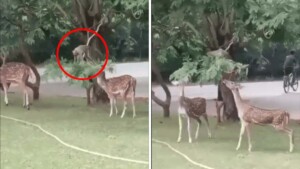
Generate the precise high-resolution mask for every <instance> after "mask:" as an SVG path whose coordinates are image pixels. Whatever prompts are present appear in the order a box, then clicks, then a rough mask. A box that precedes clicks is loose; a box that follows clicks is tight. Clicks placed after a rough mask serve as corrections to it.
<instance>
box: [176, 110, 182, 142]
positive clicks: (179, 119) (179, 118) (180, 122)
mask: <svg viewBox="0 0 300 169" xmlns="http://www.w3.org/2000/svg"><path fill="white" fill-rule="evenodd" d="M181 118H182V117H181V115H180V114H178V123H179V133H178V139H177V142H180V141H181V135H182V119H181Z"/></svg>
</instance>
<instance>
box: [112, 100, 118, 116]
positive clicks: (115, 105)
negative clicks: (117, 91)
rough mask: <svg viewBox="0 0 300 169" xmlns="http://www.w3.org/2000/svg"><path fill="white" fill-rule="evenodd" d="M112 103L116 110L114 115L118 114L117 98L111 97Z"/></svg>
mask: <svg viewBox="0 0 300 169" xmlns="http://www.w3.org/2000/svg"><path fill="white" fill-rule="evenodd" d="M113 104H114V107H115V110H116V115H118V113H119V111H118V107H117V99H116V98H114V99H113Z"/></svg>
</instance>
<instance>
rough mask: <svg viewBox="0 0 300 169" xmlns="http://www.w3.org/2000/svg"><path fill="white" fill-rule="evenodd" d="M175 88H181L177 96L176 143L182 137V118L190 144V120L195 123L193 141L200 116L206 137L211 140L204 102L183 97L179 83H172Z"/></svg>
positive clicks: (197, 132)
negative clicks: (177, 123)
mask: <svg viewBox="0 0 300 169" xmlns="http://www.w3.org/2000/svg"><path fill="white" fill-rule="evenodd" d="M172 83H173V84H174V85H176V86H181V91H180V95H179V107H178V120H179V134H178V139H177V142H180V141H181V136H182V117H186V118H187V129H188V136H189V143H192V138H191V118H192V119H195V120H196V121H197V130H196V133H195V139H197V138H198V134H199V127H200V125H201V120H200V117H201V116H202V117H203V118H204V120H205V122H206V129H207V133H208V137H209V138H211V132H210V129H209V123H208V118H207V114H206V100H205V99H204V98H201V97H196V98H188V97H185V96H184V85H183V84H181V85H180V84H179V82H172Z"/></svg>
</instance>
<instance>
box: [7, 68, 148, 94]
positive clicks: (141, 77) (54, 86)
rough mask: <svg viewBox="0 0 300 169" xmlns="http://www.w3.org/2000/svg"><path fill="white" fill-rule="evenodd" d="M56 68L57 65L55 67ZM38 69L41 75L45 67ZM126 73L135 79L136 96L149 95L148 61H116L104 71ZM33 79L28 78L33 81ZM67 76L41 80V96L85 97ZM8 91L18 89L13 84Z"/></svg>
mask: <svg viewBox="0 0 300 169" xmlns="http://www.w3.org/2000/svg"><path fill="white" fill-rule="evenodd" d="M57 68H58V67H57ZM38 71H39V73H40V75H41V76H42V75H43V74H44V72H45V68H43V67H39V68H38ZM124 74H128V75H131V76H133V77H135V78H136V79H137V88H136V96H137V97H148V95H149V92H148V91H149V83H148V81H149V78H148V77H149V63H148V62H136V63H118V64H115V65H114V72H112V73H110V72H106V76H107V77H108V78H110V77H116V76H120V75H124ZM34 80H35V79H30V81H34ZM67 80H68V77H64V78H63V79H50V80H47V81H45V80H42V81H41V88H40V94H41V96H75V97H86V92H85V89H83V88H81V87H80V86H77V85H71V86H70V85H68V83H67ZM9 91H10V92H20V89H19V88H17V87H15V85H13V86H12V87H11V88H10V90H9Z"/></svg>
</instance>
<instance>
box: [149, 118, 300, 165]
mask: <svg viewBox="0 0 300 169" xmlns="http://www.w3.org/2000/svg"><path fill="white" fill-rule="evenodd" d="M210 123H211V128H212V135H213V138H212V139H209V138H208V136H207V132H206V129H205V126H204V124H202V126H201V127H200V133H199V138H198V140H196V141H195V140H194V138H193V143H192V144H189V143H188V136H187V130H186V121H185V120H184V123H183V130H182V131H183V137H182V141H181V143H177V142H176V141H177V136H178V119H177V117H175V116H174V117H171V118H170V119H163V118H162V115H161V114H159V113H153V116H152V137H153V138H156V139H159V140H161V141H165V142H168V143H169V144H171V145H172V146H173V147H174V148H176V149H178V150H179V151H181V152H182V153H184V154H186V155H188V156H189V157H190V158H191V159H192V160H194V161H196V162H198V163H202V164H205V165H207V166H210V167H213V168H215V169H267V168H268V169H269V168H270V169H283V168H284V169H298V168H299V165H300V125H299V124H296V123H295V122H291V124H290V127H291V128H292V129H294V132H295V150H294V152H293V153H289V152H288V148H289V141H288V137H287V135H285V134H283V133H280V132H277V131H275V130H274V129H273V128H272V127H262V126H252V127H251V129H252V130H251V131H252V133H251V134H252V144H253V148H252V152H251V153H248V151H247V148H248V142H247V137H246V135H245V136H244V139H243V142H242V146H241V149H240V150H239V151H236V150H235V147H236V144H237V141H238V135H239V129H240V125H239V123H229V122H228V123H226V124H223V125H222V126H219V127H216V119H215V118H210ZM192 126H193V130H192V136H194V134H195V131H196V130H195V127H196V123H195V122H193V123H192ZM152 167H153V169H165V168H172V169H183V168H189V169H194V168H199V167H196V166H194V165H193V164H191V163H189V162H188V161H187V160H186V159H184V158H183V157H181V156H179V155H178V154H176V153H175V152H173V151H172V150H170V149H169V148H168V147H166V146H164V145H160V144H158V143H153V144H152Z"/></svg>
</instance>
